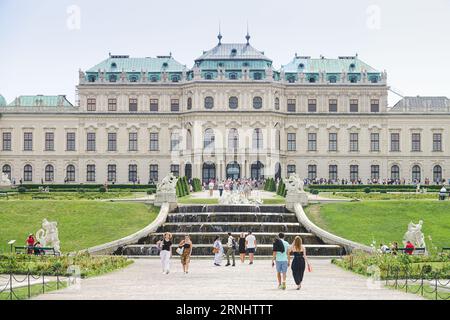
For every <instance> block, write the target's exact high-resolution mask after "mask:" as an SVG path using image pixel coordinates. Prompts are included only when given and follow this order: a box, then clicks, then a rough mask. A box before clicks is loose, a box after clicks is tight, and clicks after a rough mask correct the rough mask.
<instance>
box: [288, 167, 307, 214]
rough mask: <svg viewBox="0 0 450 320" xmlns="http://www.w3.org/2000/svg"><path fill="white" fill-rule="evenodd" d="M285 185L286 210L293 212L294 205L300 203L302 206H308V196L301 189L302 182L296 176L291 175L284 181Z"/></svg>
mask: <svg viewBox="0 0 450 320" xmlns="http://www.w3.org/2000/svg"><path fill="white" fill-rule="evenodd" d="M285 185H286V190H287V192H286V208H288V209H290V210H293V209H294V205H295V204H296V203H300V204H301V205H302V206H306V205H307V204H308V195H307V193H306V192H305V190H304V189H303V186H304V182H303V180H302V179H301V178H300V177H299V176H297V174H295V173H292V174H291V175H290V176H289V178H288V179H286V181H285Z"/></svg>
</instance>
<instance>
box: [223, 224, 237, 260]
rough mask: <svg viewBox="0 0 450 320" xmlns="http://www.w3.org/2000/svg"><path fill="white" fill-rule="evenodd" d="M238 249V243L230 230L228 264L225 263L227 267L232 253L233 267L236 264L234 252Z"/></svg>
mask: <svg viewBox="0 0 450 320" xmlns="http://www.w3.org/2000/svg"><path fill="white" fill-rule="evenodd" d="M236 249H237V244H236V240H234V237H233V236H232V235H231V232H228V241H227V253H226V256H227V264H226V265H225V267H228V266H229V265H230V255H231V258H232V259H233V267H235V266H236V261H235V259H234V253H235V252H236Z"/></svg>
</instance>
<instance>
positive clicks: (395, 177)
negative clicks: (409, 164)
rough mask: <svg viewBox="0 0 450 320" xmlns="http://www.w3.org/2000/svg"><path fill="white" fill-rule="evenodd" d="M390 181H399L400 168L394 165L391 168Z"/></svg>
mask: <svg viewBox="0 0 450 320" xmlns="http://www.w3.org/2000/svg"><path fill="white" fill-rule="evenodd" d="M391 179H392V180H399V179H400V167H399V166H398V165H396V164H394V165H393V166H392V167H391Z"/></svg>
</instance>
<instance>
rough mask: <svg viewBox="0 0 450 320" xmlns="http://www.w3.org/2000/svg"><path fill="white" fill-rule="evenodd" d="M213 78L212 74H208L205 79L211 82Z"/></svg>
mask: <svg viewBox="0 0 450 320" xmlns="http://www.w3.org/2000/svg"><path fill="white" fill-rule="evenodd" d="M212 78H213V76H212V74H211V73H207V74H206V75H205V79H206V80H211V79H212Z"/></svg>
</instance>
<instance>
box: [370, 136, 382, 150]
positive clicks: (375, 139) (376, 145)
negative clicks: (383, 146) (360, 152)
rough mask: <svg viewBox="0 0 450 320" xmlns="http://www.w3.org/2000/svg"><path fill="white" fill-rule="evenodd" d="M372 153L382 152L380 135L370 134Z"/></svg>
mask: <svg viewBox="0 0 450 320" xmlns="http://www.w3.org/2000/svg"><path fill="white" fill-rule="evenodd" d="M370 151H380V134H379V133H376V132H374V133H371V134H370Z"/></svg>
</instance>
